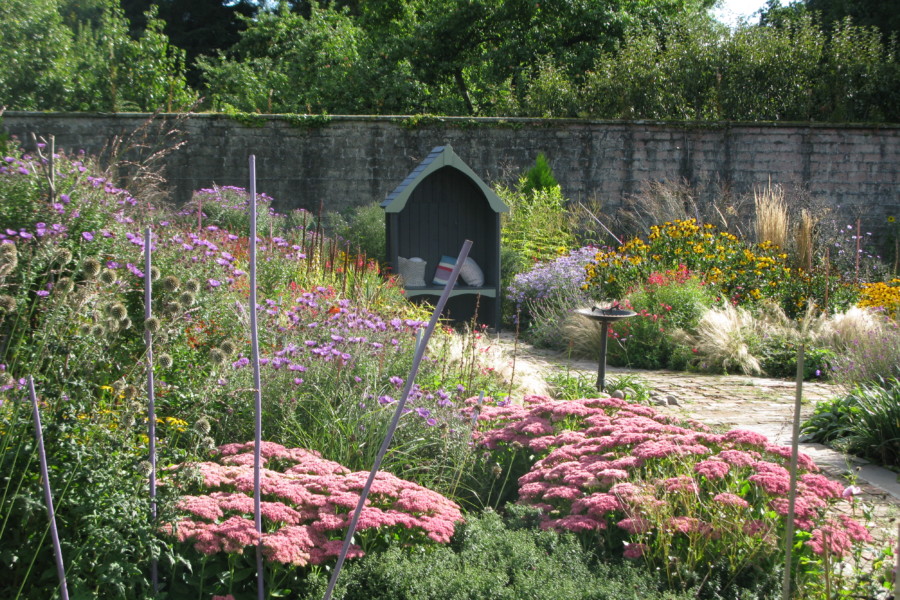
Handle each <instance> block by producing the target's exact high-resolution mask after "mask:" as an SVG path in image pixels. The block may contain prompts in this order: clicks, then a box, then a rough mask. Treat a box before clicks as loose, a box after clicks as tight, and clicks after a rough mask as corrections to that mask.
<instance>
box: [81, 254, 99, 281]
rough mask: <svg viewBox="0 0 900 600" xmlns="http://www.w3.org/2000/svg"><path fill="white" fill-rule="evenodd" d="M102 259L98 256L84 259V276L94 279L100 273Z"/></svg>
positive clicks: (82, 266)
mask: <svg viewBox="0 0 900 600" xmlns="http://www.w3.org/2000/svg"><path fill="white" fill-rule="evenodd" d="M100 268H101V267H100V261H99V260H97V259H96V258H87V259H85V261H84V264H83V265H81V270H82V271H83V272H84V276H85V277H87V278H88V279H93V278H94V277H96V276H97V275H99V274H100Z"/></svg>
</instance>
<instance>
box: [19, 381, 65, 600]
mask: <svg viewBox="0 0 900 600" xmlns="http://www.w3.org/2000/svg"><path fill="white" fill-rule="evenodd" d="M28 395H29V396H30V397H31V408H32V411H33V413H34V436H35V437H36V438H37V443H38V456H39V457H40V460H41V480H42V481H43V483H44V501H45V502H46V504H47V517H48V518H49V519H50V538H51V539H52V540H53V556H54V557H55V558H56V574H57V576H58V577H59V595H60V598H61V599H62V600H69V587H68V585H66V568H65V566H64V565H63V557H62V547H60V545H59V532H58V531H57V529H56V513H55V512H54V510H53V494H52V493H51V491H50V474H49V471H48V469H47V452H46V451H45V450H44V433H43V429H42V428H41V411H40V410H39V409H38V401H37V394H35V392H34V378H33V377H32V376H31V375H29V376H28Z"/></svg>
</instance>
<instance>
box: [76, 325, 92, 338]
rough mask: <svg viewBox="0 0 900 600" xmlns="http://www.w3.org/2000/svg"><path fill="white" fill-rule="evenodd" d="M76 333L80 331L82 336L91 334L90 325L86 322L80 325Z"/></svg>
mask: <svg viewBox="0 0 900 600" xmlns="http://www.w3.org/2000/svg"><path fill="white" fill-rule="evenodd" d="M78 333H80V334H81V335H83V336H88V335H91V326H90V325H87V324H84V325H82V326H80V327H79V328H78Z"/></svg>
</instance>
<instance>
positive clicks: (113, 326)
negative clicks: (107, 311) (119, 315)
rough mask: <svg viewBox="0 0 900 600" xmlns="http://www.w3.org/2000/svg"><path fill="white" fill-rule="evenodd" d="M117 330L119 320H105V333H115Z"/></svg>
mask: <svg viewBox="0 0 900 600" xmlns="http://www.w3.org/2000/svg"><path fill="white" fill-rule="evenodd" d="M118 330H119V321H118V320H116V319H107V320H106V333H115V332H117V331H118Z"/></svg>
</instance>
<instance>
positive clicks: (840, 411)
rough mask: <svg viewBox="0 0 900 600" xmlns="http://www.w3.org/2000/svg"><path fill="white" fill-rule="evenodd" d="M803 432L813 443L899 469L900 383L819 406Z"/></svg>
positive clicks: (887, 382)
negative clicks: (831, 446)
mask: <svg viewBox="0 0 900 600" xmlns="http://www.w3.org/2000/svg"><path fill="white" fill-rule="evenodd" d="M803 432H804V433H805V434H807V435H809V436H810V437H811V438H812V440H813V441H817V442H827V443H829V444H831V445H833V446H835V447H837V448H840V449H841V450H843V451H846V452H849V453H851V454H855V455H857V456H862V457H864V458H868V459H871V460H874V461H876V462H878V463H879V464H882V465H887V466H895V467H896V466H900V381H898V380H897V379H882V380H881V381H879V382H873V383H867V384H862V385H859V386H857V387H855V388H854V389H853V390H852V391H851V392H850V393H849V394H847V395H846V396H843V397H840V398H835V399H833V400H829V401H826V402H820V403H819V404H818V405H817V406H816V410H815V412H814V413H813V416H812V417H810V419H809V420H808V421H806V422H805V423H804V424H803Z"/></svg>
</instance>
